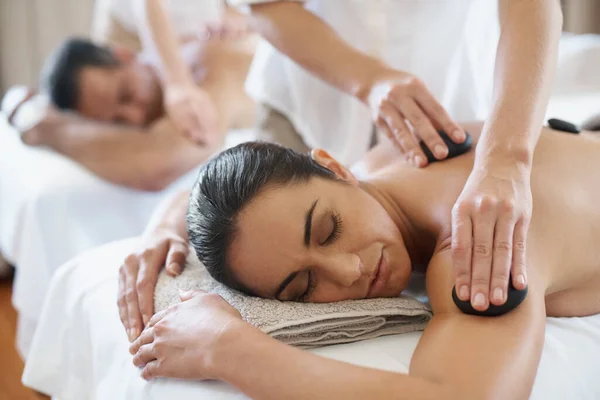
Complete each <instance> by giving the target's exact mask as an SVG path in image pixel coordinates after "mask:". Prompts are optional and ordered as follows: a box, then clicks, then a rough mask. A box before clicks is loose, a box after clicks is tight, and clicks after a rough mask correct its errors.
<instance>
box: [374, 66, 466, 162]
mask: <svg viewBox="0 0 600 400" xmlns="http://www.w3.org/2000/svg"><path fill="white" fill-rule="evenodd" d="M367 104H368V105H369V107H370V108H371V113H372V116H373V119H374V120H375V123H376V125H377V127H378V128H379V129H380V130H382V131H383V132H384V133H385V134H386V135H387V136H388V137H389V138H390V139H391V140H392V142H393V143H394V144H395V145H396V147H397V148H398V149H399V150H400V151H401V152H402V153H403V154H404V156H405V157H406V158H407V159H408V161H409V162H410V163H411V164H412V165H414V166H416V167H424V166H426V165H427V157H426V156H425V153H424V152H423V150H422V149H421V147H420V145H419V141H420V140H421V139H422V140H423V141H424V142H425V144H426V146H427V147H428V148H429V149H430V150H431V152H432V153H433V155H434V156H435V157H436V158H437V159H439V160H442V159H444V158H446V157H447V156H448V147H447V146H446V144H445V143H444V141H443V140H442V138H441V137H440V135H439V134H438V132H437V131H438V130H439V129H441V130H444V131H445V132H446V133H447V134H448V135H449V136H450V138H451V139H452V140H453V141H454V142H455V143H462V142H464V141H465V139H466V136H465V132H464V131H463V130H462V129H461V128H460V127H459V126H458V125H457V124H456V123H455V122H454V121H453V120H452V119H451V118H450V116H449V115H448V113H447V112H446V110H444V108H443V107H442V106H441V105H440V103H438V101H437V100H436V99H435V97H433V95H432V94H431V92H429V90H428V89H427V87H426V86H425V84H424V83H423V82H422V81H421V80H419V79H418V78H417V77H415V76H413V75H411V74H408V73H405V72H400V71H392V72H389V71H388V72H386V73H385V74H384V75H383V76H382V77H380V78H378V79H376V80H375V84H373V85H372V87H370V89H369V90H368V97H367Z"/></svg>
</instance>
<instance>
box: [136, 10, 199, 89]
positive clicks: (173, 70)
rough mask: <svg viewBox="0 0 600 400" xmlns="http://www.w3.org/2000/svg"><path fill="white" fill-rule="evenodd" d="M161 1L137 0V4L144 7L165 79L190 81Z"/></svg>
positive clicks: (190, 78) (181, 81)
mask: <svg viewBox="0 0 600 400" xmlns="http://www.w3.org/2000/svg"><path fill="white" fill-rule="evenodd" d="M140 1H141V2H142V3H140ZM163 1H164V0H138V4H140V6H145V8H146V9H145V17H146V18H145V20H146V22H147V24H148V26H149V28H150V35H151V37H152V40H153V41H154V43H155V45H156V49H157V51H158V54H159V55H160V59H161V61H162V64H163V67H164V73H165V79H166V80H167V81H168V82H172V83H187V82H189V81H192V74H191V72H190V70H189V68H188V67H187V66H186V64H185V63H184V61H183V59H182V58H181V55H180V54H179V41H178V38H177V36H176V34H175V31H174V29H173V26H172V23H171V21H169V17H168V15H167V11H166V9H165V6H164V4H163ZM142 11H144V10H142Z"/></svg>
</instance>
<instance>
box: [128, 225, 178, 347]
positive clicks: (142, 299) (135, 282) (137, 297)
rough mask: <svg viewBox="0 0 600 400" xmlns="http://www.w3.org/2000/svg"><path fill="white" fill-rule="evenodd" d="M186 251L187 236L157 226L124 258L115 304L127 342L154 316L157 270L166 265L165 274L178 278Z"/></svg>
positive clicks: (138, 333)
mask: <svg viewBox="0 0 600 400" xmlns="http://www.w3.org/2000/svg"><path fill="white" fill-rule="evenodd" d="M188 251H189V249H188V240H187V234H185V235H181V234H179V233H178V232H177V231H176V230H175V229H172V228H167V227H162V226H159V227H157V228H156V229H155V230H154V231H152V232H151V233H150V234H148V235H146V237H145V239H144V242H143V245H142V249H141V251H139V252H136V253H132V254H130V255H129V256H127V258H126V259H125V262H124V264H123V265H122V266H121V269H120V270H119V293H118V301H117V304H118V306H119V316H120V317H121V322H122V323H123V326H124V327H125V330H126V331H127V337H128V338H129V341H130V342H132V341H133V340H135V339H136V338H137V337H138V336H139V335H140V332H141V331H142V329H143V328H144V326H145V325H146V324H147V323H148V321H149V320H150V318H151V317H152V315H153V314H154V289H155V287H156V281H157V280H158V274H159V272H160V270H161V269H162V267H163V266H165V265H166V268H167V273H168V274H169V275H171V276H177V275H179V274H180V273H181V271H182V270H183V267H184V266H185V260H186V257H187V254H188Z"/></svg>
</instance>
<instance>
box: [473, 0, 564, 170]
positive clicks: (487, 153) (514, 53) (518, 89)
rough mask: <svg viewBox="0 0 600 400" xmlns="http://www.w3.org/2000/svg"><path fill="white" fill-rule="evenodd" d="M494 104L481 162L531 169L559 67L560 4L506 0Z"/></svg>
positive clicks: (501, 6) (502, 1)
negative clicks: (506, 162)
mask: <svg viewBox="0 0 600 400" xmlns="http://www.w3.org/2000/svg"><path fill="white" fill-rule="evenodd" d="M499 9H500V21H501V28H502V31H501V32H502V33H501V37H500V42H499V45H498V53H497V56H496V68H495V77H494V106H493V109H492V112H491V114H490V116H489V118H488V120H487V121H486V124H485V126H484V129H483V133H482V136H481V139H480V142H479V143H480V144H479V145H478V148H477V153H476V158H475V162H476V164H478V163H480V164H481V163H483V164H485V163H487V162H493V161H494V160H495V159H497V158H498V156H500V158H506V157H508V158H509V159H513V160H514V161H515V162H517V163H519V164H521V165H525V166H527V167H530V166H531V163H532V160H533V153H534V149H535V146H536V144H537V141H538V139H539V135H540V131H541V130H540V128H541V125H542V123H543V118H544V115H545V111H546V107H547V105H548V99H549V96H550V93H551V90H552V83H553V79H554V74H555V69H556V59H557V53H558V41H559V38H560V32H561V28H562V13H561V10H560V6H559V3H558V1H557V0H500V2H499Z"/></svg>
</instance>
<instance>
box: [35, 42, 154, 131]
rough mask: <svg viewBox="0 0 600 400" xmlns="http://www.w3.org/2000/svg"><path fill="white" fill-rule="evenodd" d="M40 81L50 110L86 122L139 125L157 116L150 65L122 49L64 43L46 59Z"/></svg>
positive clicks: (79, 43) (152, 73)
mask: <svg viewBox="0 0 600 400" xmlns="http://www.w3.org/2000/svg"><path fill="white" fill-rule="evenodd" d="M41 83H42V87H43V89H45V90H46V91H47V92H48V93H49V95H50V98H51V99H52V102H53V103H54V105H55V106H57V107H58V108H59V109H62V110H75V111H77V112H79V113H80V114H82V115H84V116H85V117H87V118H91V119H95V120H100V121H111V122H122V123H126V124H129V125H137V126H140V125H145V124H147V123H149V122H151V121H152V120H154V119H156V118H157V117H158V116H160V114H161V112H162V94H161V89H160V85H159V82H158V78H157V76H156V75H155V73H154V71H153V70H152V68H151V67H150V66H147V65H144V64H142V63H140V62H139V61H138V60H137V58H136V57H135V54H133V53H132V52H130V51H127V50H125V49H109V48H106V47H100V46H97V45H95V44H93V43H91V42H90V41H88V40H85V39H79V38H71V39H67V40H66V41H65V42H64V43H63V44H62V45H61V46H60V47H59V48H58V49H57V50H55V52H54V53H53V54H52V55H51V56H50V57H49V59H48V60H47V61H46V64H45V66H44V68H43V71H42V76H41Z"/></svg>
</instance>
